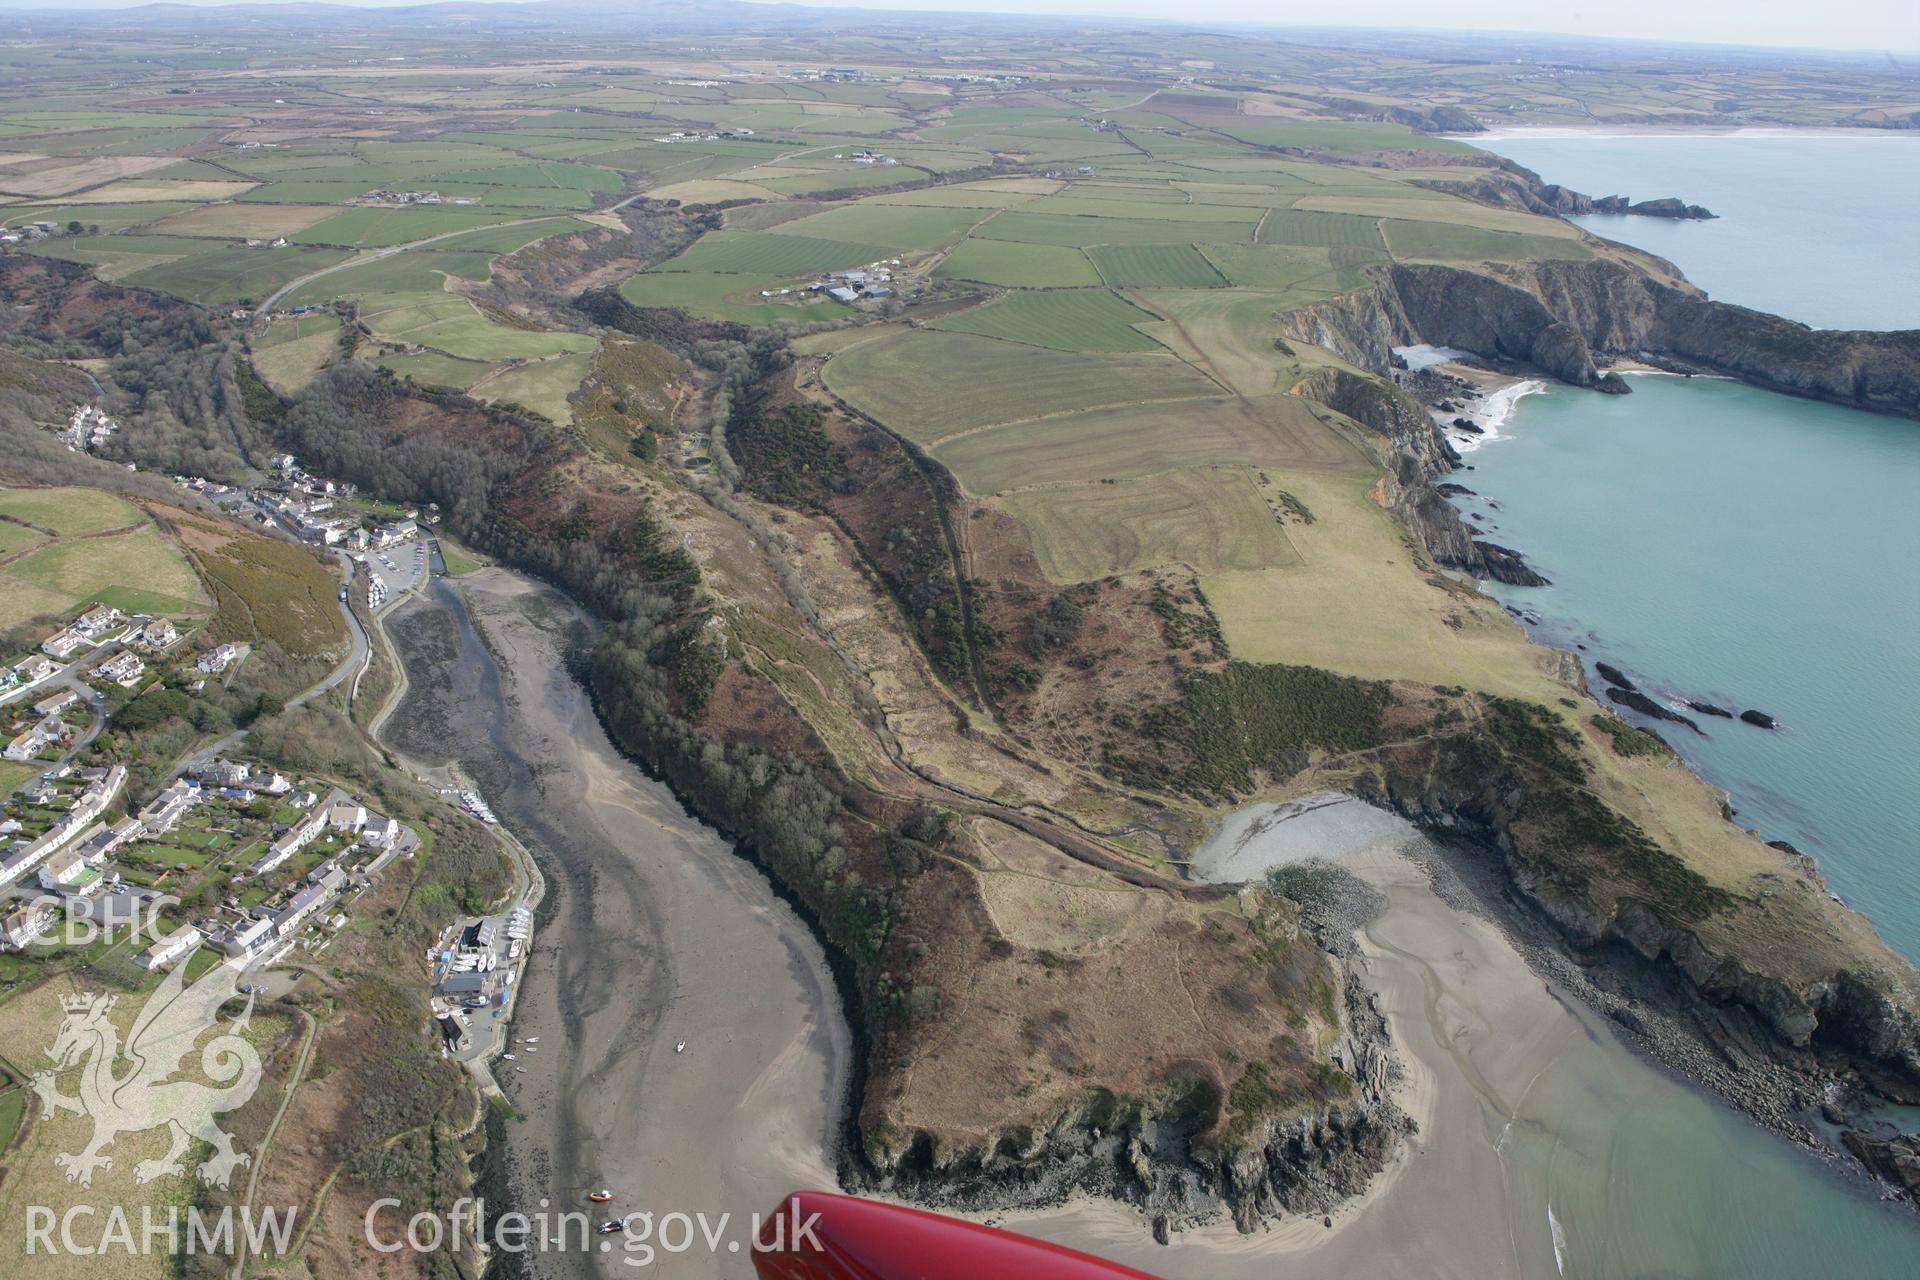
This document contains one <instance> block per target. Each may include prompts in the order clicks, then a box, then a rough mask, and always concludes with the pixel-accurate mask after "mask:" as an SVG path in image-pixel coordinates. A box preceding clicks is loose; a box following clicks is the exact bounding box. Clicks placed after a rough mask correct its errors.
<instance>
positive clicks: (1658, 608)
mask: <svg viewBox="0 0 1920 1280" xmlns="http://www.w3.org/2000/svg"><path fill="white" fill-rule="evenodd" d="M1682 143H1684V144H1685V145H1684V146H1682V145H1681V144H1682ZM1490 149H1494V150H1497V151H1499V152H1501V153H1502V154H1506V155H1510V156H1512V157H1513V158H1515V159H1518V160H1519V161H1521V163H1523V164H1526V165H1527V166H1528V167H1529V168H1533V169H1535V170H1536V171H1538V172H1540V173H1541V175H1542V176H1543V177H1545V178H1546V179H1547V180H1549V181H1555V182H1561V183H1564V184H1565V185H1567V186H1571V187H1575V188H1577V189H1580V190H1587V191H1612V190H1615V189H1625V190H1627V191H1628V192H1629V193H1630V194H1645V195H1653V194H1659V195H1665V194H1668V193H1669V190H1671V191H1672V192H1674V193H1677V194H1680V195H1682V196H1684V197H1685V198H1687V199H1688V200H1694V201H1698V202H1700V203H1705V204H1708V205H1709V206H1710V207H1712V208H1714V209H1715V211H1716V212H1720V213H1722V214H1723V219H1722V221H1720V222H1712V223H1703V224H1691V225H1688V226H1685V227H1681V228H1678V230H1679V231H1682V232H1686V233H1688V234H1687V235H1684V236H1680V237H1678V238H1677V239H1676V238H1674V232H1675V231H1676V228H1675V227H1674V226H1673V224H1664V223H1659V222H1658V221H1657V220H1653V219H1646V218H1631V219H1609V220H1608V221H1609V224H1628V225H1625V226H1624V227H1619V228H1616V227H1615V226H1614V225H1609V226H1608V227H1607V229H1606V232H1605V233H1606V234H1614V233H1615V232H1616V230H1617V231H1618V235H1619V237H1620V238H1627V237H1629V236H1631V237H1633V238H1634V239H1635V241H1636V243H1640V244H1643V245H1645V246H1646V247H1650V248H1655V249H1656V251H1658V252H1661V253H1663V255H1664V256H1667V257H1669V258H1671V259H1673V260H1674V261H1675V262H1676V263H1677V264H1678V265H1679V266H1680V267H1681V269H1682V270H1684V271H1685V272H1686V273H1687V274H1688V277H1689V278H1698V277H1697V275H1696V265H1695V263H1694V262H1693V261H1692V260H1691V258H1690V256H1689V255H1690V253H1692V252H1694V251H1695V250H1696V249H1697V250H1699V251H1700V256H1702V258H1703V259H1704V260H1706V261H1707V262H1709V263H1712V264H1713V268H1714V270H1716V271H1717V272H1718V273H1719V275H1720V278H1719V280H1718V283H1717V287H1715V289H1714V292H1715V294H1716V296H1718V297H1720V298H1721V299H1722V300H1724V301H1729V302H1737V303H1745V304H1751V305H1756V306H1761V307H1766V308H1768V309H1774V310H1779V311H1782V312H1784V313H1786V314H1788V315H1790V316H1795V317H1796V318H1801V319H1807V320H1815V319H1817V318H1821V317H1825V318H1827V319H1830V320H1835V321H1845V322H1852V323H1859V322H1863V321H1865V320H1868V319H1875V320H1878V321H1880V322H1883V323H1906V324H1920V288H1917V287H1916V285H1915V282H1914V281H1913V280H1912V279H1911V278H1910V277H1912V276H1913V275H1914V273H1916V272H1920V248H1916V249H1915V250H1914V251H1912V252H1907V253H1901V252H1897V251H1895V250H1894V249H1892V248H1890V247H1888V246H1890V245H1892V244H1894V243H1895V242H1902V243H1920V139H1908V138H1898V137H1896V138H1887V139H1879V140H1868V141H1866V142H1862V141H1859V140H1857V139H1853V138H1827V137H1813V138H1806V139H1800V138H1777V137H1772V136H1763V137H1747V136H1742V135H1732V136H1719V137H1695V138H1688V139H1676V138H1673V137H1653V138H1617V137H1601V138H1592V139H1584V138H1577V137H1576V138H1556V139H1553V140H1550V141H1547V140H1526V141H1508V140H1496V141H1495V142H1493V143H1492V144H1490ZM1681 157H1684V159H1681ZM1636 159H1638V160H1639V161H1640V162H1641V163H1642V165H1643V168H1642V169H1640V170H1639V171H1642V172H1645V173H1646V174H1648V175H1650V176H1649V177H1647V178H1643V179H1640V180H1636V181H1629V179H1630V177H1631V172H1632V171H1634V164H1635V161H1636ZM1896 168H1900V169H1903V170H1904V171H1903V172H1902V173H1900V174H1899V175H1898V176H1897V177H1890V176H1889V171H1890V170H1893V169H1896ZM1783 169H1791V170H1793V171H1797V172H1817V173H1819V174H1821V175H1823V176H1824V181H1825V186H1824V188H1823V190H1822V191H1821V192H1820V193H1818V197H1817V198H1814V197H1813V196H1809V195H1806V194H1805V193H1802V196H1803V198H1802V199H1800V200H1798V201H1796V202H1789V203H1782V201H1781V198H1780V194H1779V184H1780V174H1781V172H1782V171H1783ZM1689 173H1695V174H1698V175H1700V177H1701V180H1700V181H1699V182H1695V183H1693V184H1692V185H1687V184H1686V183H1685V182H1684V181H1683V180H1684V179H1685V178H1686V176H1687V175H1688V174H1689ZM1708 176H1711V182H1707V181H1706V178H1707V177H1708ZM1890 183H1891V184H1905V185H1906V186H1909V187H1912V188H1913V191H1912V194H1911V195H1910V196H1909V197H1908V198H1907V199H1905V200H1903V201H1900V202H1897V203H1894V204H1891V205H1889V204H1883V203H1880V202H1879V201H1880V200H1881V198H1882V197H1883V196H1884V195H1885V193H1886V192H1887V190H1888V189H1889V184H1890ZM1869 205H1871V207H1872V208H1873V209H1874V210H1875V211H1876V214H1877V217H1876V219H1875V220H1874V222H1873V223H1872V225H1866V224H1862V223H1860V222H1859V221H1858V220H1857V219H1854V218H1852V217H1851V215H1850V213H1849V211H1855V210H1859V209H1861V208H1865V207H1868V206H1869ZM1843 215H1844V216H1843ZM1754 225H1757V226H1758V227H1760V230H1752V229H1751V227H1752V226H1754ZM1723 227H1726V228H1732V229H1733V230H1734V232H1735V234H1734V236H1733V237H1732V238H1733V239H1735V240H1738V241H1741V242H1743V243H1746V244H1747V245H1748V246H1749V247H1748V249H1747V250H1746V251H1745V252H1729V251H1727V250H1726V248H1725V246H1724V245H1721V246H1719V247H1714V248H1711V249H1708V248H1706V247H1705V246H1707V245H1708V244H1709V241H1708V240H1707V239H1706V238H1697V237H1693V236H1692V234H1691V233H1693V232H1696V231H1706V232H1708V233H1709V234H1710V235H1712V234H1718V233H1719V231H1720V229H1721V228H1723ZM1849 229H1851V230H1850V231H1849ZM1783 235H1784V236H1788V237H1790V238H1791V237H1797V238H1798V241H1799V243H1801V244H1803V245H1806V246H1808V247H1809V252H1811V251H1812V250H1813V249H1815V248H1817V249H1818V250H1819V252H1820V253H1821V254H1823V255H1824V256H1825V260H1826V261H1827V262H1828V263H1829V264H1832V263H1842V262H1844V263H1848V264H1851V265H1849V266H1847V267H1846V268H1845V269H1844V270H1841V269H1840V268H1838V267H1834V266H1831V265H1830V266H1829V267H1828V268H1826V269H1824V270H1823V271H1822V272H1821V273H1820V275H1819V278H1818V279H1814V278H1809V277H1807V276H1804V275H1802V274H1800V273H1798V272H1797V271H1796V270H1795V269H1794V267H1793V264H1792V263H1791V262H1790V261H1788V260H1786V259H1785V258H1783V256H1782V255H1781V254H1779V253H1772V252H1761V251H1760V249H1759V248H1758V246H1759V245H1761V244H1763V243H1766V242H1769V241H1770V240H1772V239H1773V238H1774V237H1777V236H1783ZM1662 240H1665V241H1667V243H1664V244H1658V243H1655V242H1657V241H1662ZM1842 280H1843V281H1844V282H1845V283H1844V287H1835V282H1836V281H1842ZM1822 281H1825V283H1824V284H1823V283H1821V282H1822ZM1633 385H1634V394H1633V395H1631V396H1624V397H1612V396H1602V395H1594V394H1591V393H1587V392H1582V391H1577V390H1573V389H1571V388H1565V387H1555V388H1553V389H1551V390H1549V391H1548V392H1546V393H1545V394H1541V395H1535V396H1528V397H1526V398H1524V399H1522V400H1521V401H1520V402H1519V404H1518V406H1517V408H1516V410H1515V412H1514V415H1513V417H1512V418H1511V419H1510V420H1509V421H1508V423H1507V424H1506V425H1505V426H1504V427H1503V428H1502V432H1501V434H1502V437H1503V438H1502V439H1499V440H1496V441H1493V442H1491V443H1489V444H1487V445H1486V446H1484V447H1482V448H1480V449H1479V450H1477V451H1475V452H1474V453H1473V454H1472V455H1471V458H1470V461H1471V462H1472V463H1473V466H1474V470H1473V471H1471V472H1467V473H1465V474H1464V475H1462V476H1460V477H1459V479H1460V480H1461V481H1462V482H1463V483H1465V484H1466V485H1467V486H1468V487H1469V488H1472V489H1473V490H1475V492H1476V493H1477V494H1479V495H1480V497H1479V498H1463V499H1461V500H1460V503H1461V505H1462V507H1463V508H1464V509H1466V510H1468V511H1478V512H1480V513H1481V514H1482V515H1484V516H1486V517H1487V524H1488V526H1489V527H1490V528H1491V529H1492V530H1493V532H1492V534H1491V536H1492V538H1493V540H1494V541H1496V542H1499V543H1501V544H1503V545H1507V546H1512V547H1515V548H1517V549H1518V550H1520V551H1522V552H1524V553H1526V555H1527V556H1528V558H1529V560H1530V561H1532V562H1533V563H1534V564H1535V565H1536V566H1537V567H1538V568H1539V569H1540V571H1541V572H1542V573H1544V574H1546V576H1547V577H1549V578H1551V579H1553V583H1554V585H1553V586H1552V587H1549V588H1544V589H1531V590H1530V589H1520V588H1501V589H1500V595H1501V597H1502V598H1503V599H1504V600H1506V601H1507V602H1508V603H1510V604H1512V605H1514V606H1516V607H1519V608H1524V609H1529V610H1532V611H1534V612H1536V613H1537V614H1538V615H1540V617H1541V619H1542V622H1541V623H1540V625H1539V626H1538V627H1537V628H1536V634H1538V635H1539V636H1540V638H1541V639H1543V640H1548V641H1551V642H1553V643H1557V644H1566V645H1568V646H1572V645H1573V644H1576V643H1579V644H1584V645H1585V646H1586V653H1585V656H1586V657H1587V659H1588V660H1589V662H1590V663H1591V662H1592V661H1594V660H1597V659H1604V660H1607V661H1610V662H1612V663H1613V664H1614V665H1616V666H1619V667H1622V668H1624V669H1625V670H1627V671H1628V673H1629V674H1630V675H1632V676H1634V677H1635V679H1636V680H1638V681H1640V682H1641V683H1642V684H1643V686H1644V687H1646V688H1647V690H1648V691H1649V692H1650V693H1651V694H1652V695H1653V696H1655V697H1660V696H1662V695H1669V696H1678V695H1684V696H1688V697H1694V698H1701V699H1705V700H1707V701H1710V702H1714V703H1717V704H1720V705H1722V706H1731V707H1734V708H1736V709H1741V708H1747V707H1753V708H1758V709H1760V710H1763V711H1766V712H1768V713H1769V714H1772V715H1773V716H1775V717H1777V718H1778V719H1779V720H1780V722H1781V724H1782V725H1783V726H1784V727H1783V729H1782V730H1781V731H1779V732H1772V733H1770V732H1767V731H1765V730H1761V729H1755V728H1752V727H1750V726H1748V725H1744V724H1739V723H1729V722H1727V721H1725V720H1715V719H1711V718H1708V717H1703V716H1695V717H1694V718H1695V719H1696V720H1698V721H1699V723H1700V725H1701V728H1702V729H1703V730H1705V731H1706V733H1705V736H1701V735H1697V734H1694V733H1692V732H1690V731H1688V730H1687V729H1685V728H1684V727H1682V726H1677V725H1663V726H1662V727H1661V731H1662V733H1663V734H1664V735H1665V736H1666V737H1667V738H1668V739H1669V740H1670V741H1671V742H1673V744H1674V745H1675V746H1676V747H1677V748H1678V749H1679V750H1680V752H1681V753H1682V754H1683V755H1684V756H1685V757H1686V758H1687V759H1688V760H1689V761H1690V762H1692V763H1693V764H1694V765H1695V766H1696V767H1697V768H1698V769H1699V770H1700V771H1701V772H1702V773H1703V774H1705V775H1706V776H1707V777H1708V778H1710V779H1711V780H1712V781H1713V782H1715V783H1717V784H1718V785H1720V786H1722V787H1724V788H1726V789H1727V790H1728V791H1729V792H1730V793H1731V795H1732V797H1733V803H1734V805H1735V807H1736V808H1737V809H1738V810H1739V811H1740V815H1741V820H1742V821H1743V822H1744V823H1746V824H1747V825H1749V826H1757V827H1759V828H1760V829H1761V830H1762V831H1763V832H1764V833H1765V834H1766V836H1767V837H1768V838H1769V839H1785V840H1790V841H1792V842H1793V843H1794V844H1795V845H1796V846H1798V847H1800V848H1801V849H1804V850H1806V851H1807V852H1809V853H1811V854H1813V855H1814V857H1815V858H1816V859H1818V861H1819V863H1820V867H1821V870H1822V872H1823V873H1824V874H1825V875H1826V876H1827V878H1828V881H1829V882H1830V884H1831V886H1832V888H1833V890H1834V891H1835V892H1836V893H1838V894H1840V895H1841V896H1842V897H1843V898H1844V899H1845V900H1846V901H1847V902H1849V903H1851V904H1852V905H1853V906H1855V907H1857V908H1859V909H1860V910H1862V911H1864V912H1866V914H1867V915H1868V916H1869V917H1870V918H1871V919H1872V920H1873V921H1874V923H1875V924H1876V925H1877V926H1878V927H1879V929H1880V931H1881V933H1882V934H1883V935H1884V936H1885V937H1886V938H1887V940H1888V941H1889V942H1890V943H1892V944H1893V945H1894V946H1896V947H1898V948H1900V949H1901V950H1903V951H1905V952H1906V953H1907V954H1908V955H1909V956H1913V957H1917V958H1920V505H1917V504H1916V502H1915V498H1914V495H1915V494H1916V493H1920V422H1914V421H1909V420H1905V419H1897V418H1889V417H1883V416H1880V415H1877V414H1869V413H1861V412H1858V411H1855V410H1850V409H1841V408H1836V407H1833V406H1830V405H1823V404H1817V403H1814V402H1812V401H1807V400H1800V399H1795V398H1792V397H1788V396H1782V395H1775V394H1773V393H1770V392H1765V391H1758V390H1754V389H1752V388H1749V387H1744V386H1740V385H1737V384H1734V383H1730V382H1722V381H1715V380H1707V379H1699V378H1695V379H1680V378H1672V377H1640V378H1635V379H1634V380H1633ZM1489 498H1491V499H1493V500H1494V501H1495V502H1497V503H1498V504H1499V509H1498V510H1493V509H1491V508H1490V507H1489V506H1488V504H1487V502H1486V501H1485V500H1486V499H1489ZM1595 685H1596V688H1597V687H1600V685H1599V681H1598V679H1597V677H1595Z"/></svg>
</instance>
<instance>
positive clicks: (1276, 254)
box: [1199, 244, 1386, 296]
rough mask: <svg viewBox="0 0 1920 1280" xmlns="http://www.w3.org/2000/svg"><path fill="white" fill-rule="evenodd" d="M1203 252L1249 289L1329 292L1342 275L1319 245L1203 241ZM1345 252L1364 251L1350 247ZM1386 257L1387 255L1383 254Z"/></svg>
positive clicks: (1229, 278)
mask: <svg viewBox="0 0 1920 1280" xmlns="http://www.w3.org/2000/svg"><path fill="white" fill-rule="evenodd" d="M1199 249H1200V252H1201V253H1204V254H1205V255H1206V256H1207V260H1208V261H1209V262H1211V263H1213V265H1214V267H1215V269H1216V270H1218V271H1219V272H1220V273H1221V274H1222V275H1224V276H1226V278H1227V279H1228V280H1229V281H1230V282H1231V283H1233V284H1236V285H1241V286H1244V287H1246V288H1250V289H1274V290H1281V291H1294V290H1298V291H1300V292H1301V293H1302V294H1303V295H1305V294H1312V295H1314V296H1319V295H1320V294H1323V293H1326V292H1330V291H1331V290H1333V289H1334V288H1335V282H1336V280H1337V279H1338V278H1339V277H1338V275H1337V273H1338V271H1339V268H1337V267H1336V266H1335V265H1334V262H1333V256H1332V251H1331V250H1329V249H1327V248H1325V247H1324V246H1319V245H1277V244H1203V245H1200V246H1199ZM1342 252H1344V253H1364V252H1366V251H1365V250H1355V249H1347V250H1343V251H1342ZM1379 257H1380V258H1381V259H1382V260H1383V261H1384V260H1385V257H1386V255H1385V254H1384V253H1383V254H1380V255H1379Z"/></svg>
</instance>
